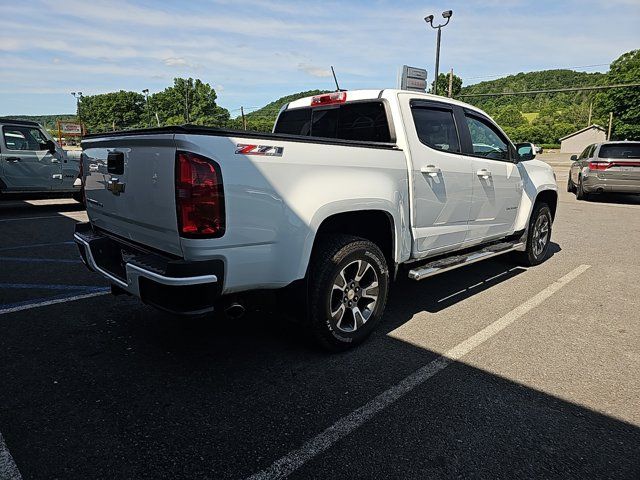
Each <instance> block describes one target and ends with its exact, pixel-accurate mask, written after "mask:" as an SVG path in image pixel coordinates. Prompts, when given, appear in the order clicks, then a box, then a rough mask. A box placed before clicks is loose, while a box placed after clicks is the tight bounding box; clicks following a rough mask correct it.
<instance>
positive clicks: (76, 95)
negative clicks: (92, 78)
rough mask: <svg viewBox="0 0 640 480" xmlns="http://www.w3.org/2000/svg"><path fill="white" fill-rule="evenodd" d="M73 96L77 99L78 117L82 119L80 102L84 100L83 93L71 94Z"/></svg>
mask: <svg viewBox="0 0 640 480" xmlns="http://www.w3.org/2000/svg"><path fill="white" fill-rule="evenodd" d="M71 95H73V97H74V98H75V99H76V117H78V120H81V119H80V100H81V99H82V92H71Z"/></svg>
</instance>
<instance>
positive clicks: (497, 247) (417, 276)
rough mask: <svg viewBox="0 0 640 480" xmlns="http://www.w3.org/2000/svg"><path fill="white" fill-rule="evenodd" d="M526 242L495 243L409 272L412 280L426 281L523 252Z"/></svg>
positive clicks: (441, 259)
mask: <svg viewBox="0 0 640 480" xmlns="http://www.w3.org/2000/svg"><path fill="white" fill-rule="evenodd" d="M523 248H524V242H521V241H518V242H516V243H513V242H503V243H495V244H493V245H489V246H487V247H484V248H482V249H480V250H474V251H472V252H469V253H467V254H465V255H455V256H451V257H445V258H440V259H438V260H434V261H432V262H429V263H426V264H424V265H422V266H420V267H418V268H414V269H411V270H409V278H410V279H412V280H424V279H425V278H429V277H433V276H434V275H438V274H440V273H444V272H448V271H449V270H453V269H454V268H459V267H464V266H465V265H471V264H472V263H476V262H480V261H482V260H487V259H488V258H492V257H497V256H498V255H502V254H504V253H508V252H512V251H514V250H518V249H519V250H522V249H523Z"/></svg>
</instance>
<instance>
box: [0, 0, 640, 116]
mask: <svg viewBox="0 0 640 480" xmlns="http://www.w3.org/2000/svg"><path fill="white" fill-rule="evenodd" d="M448 9H452V10H453V17H452V19H451V22H450V24H449V25H447V26H446V27H445V28H443V29H442V49H441V57H440V71H441V72H446V71H449V69H450V68H453V69H454V71H455V73H456V74H457V75H459V76H461V77H462V79H463V82H464V84H471V83H477V82H479V81H482V80H490V79H492V78H497V77H499V76H502V75H505V74H510V73H518V72H526V71H534V70H544V69H550V68H570V67H580V68H577V69H578V70H582V71H589V72H593V71H607V69H608V64H609V63H611V61H612V60H614V59H615V58H617V57H618V56H619V55H621V54H622V53H624V52H626V51H629V50H633V49H637V48H640V28H638V25H639V24H640V0H555V1H547V0H540V1H521V0H484V1H475V0H474V1H471V0H467V1H457V0H443V1H441V0H438V1H429V0H426V1H425V0H423V1H401V0H396V1H384V0H372V1H361V0H352V1H347V0H343V1H339V2H334V1H331V0H326V1H322V2H320V1H314V2H306V1H303V0H300V1H294V0H283V1H277V0H236V1H234V0H193V1H187V0H184V1H168V0H156V1H151V0H109V1H108V0H90V1H87V0H30V1H28V2H27V1H22V2H20V1H15V0H0V64H1V65H2V70H1V73H0V115H15V114H23V115H45V114H58V113H73V112H75V99H74V98H73V97H72V96H71V94H70V92H73V91H75V92H77V91H81V92H83V94H84V95H94V94H99V93H105V92H111V91H117V90H134V91H141V90H142V89H145V88H148V89H149V90H150V91H151V92H156V91H161V90H163V89H164V88H166V87H167V86H169V85H171V84H172V83H173V78H174V77H179V76H181V77H186V76H190V77H193V78H200V79H202V80H203V81H204V82H207V83H209V84H210V85H211V86H212V87H213V88H215V90H216V92H217V94H218V104H219V105H221V106H223V107H225V108H227V109H229V110H230V111H231V113H232V116H237V114H238V112H239V108H240V106H244V107H245V109H246V110H248V111H251V110H253V109H256V108H259V107H261V106H263V105H265V104H266V103H268V102H270V101H272V100H275V99H277V98H279V97H281V96H284V95H288V94H291V93H294V92H299V91H302V90H309V89H315V88H322V89H332V88H333V86H334V84H333V79H332V78H331V72H330V68H329V67H330V65H333V66H334V67H335V69H336V73H337V75H338V80H339V82H340V87H341V88H346V89H356V88H394V87H396V85H397V76H398V69H399V68H400V67H401V66H402V65H403V64H407V65H411V66H416V67H422V68H426V69H427V70H428V72H429V73H428V75H429V79H432V78H433V66H434V57H435V43H436V31H435V30H433V29H432V28H431V27H430V26H429V25H427V24H426V23H425V22H424V20H423V18H424V17H425V16H426V15H428V14H434V15H435V16H436V19H437V20H442V17H441V15H440V14H441V12H442V11H444V10H448Z"/></svg>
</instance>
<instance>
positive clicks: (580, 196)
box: [576, 177, 589, 200]
mask: <svg viewBox="0 0 640 480" xmlns="http://www.w3.org/2000/svg"><path fill="white" fill-rule="evenodd" d="M576 200H589V194H588V193H587V192H585V191H584V185H583V184H582V177H580V178H579V179H578V188H577V189H576Z"/></svg>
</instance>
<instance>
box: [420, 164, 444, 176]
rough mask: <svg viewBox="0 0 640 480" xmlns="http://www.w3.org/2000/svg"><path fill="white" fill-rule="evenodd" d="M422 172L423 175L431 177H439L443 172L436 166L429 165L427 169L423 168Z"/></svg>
mask: <svg viewBox="0 0 640 480" xmlns="http://www.w3.org/2000/svg"><path fill="white" fill-rule="evenodd" d="M420 171H421V172H422V173H426V174H427V175H429V176H430V177H437V176H438V174H439V173H441V170H440V169H439V168H438V167H436V166H435V165H427V166H426V167H422V168H421V169H420Z"/></svg>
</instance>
